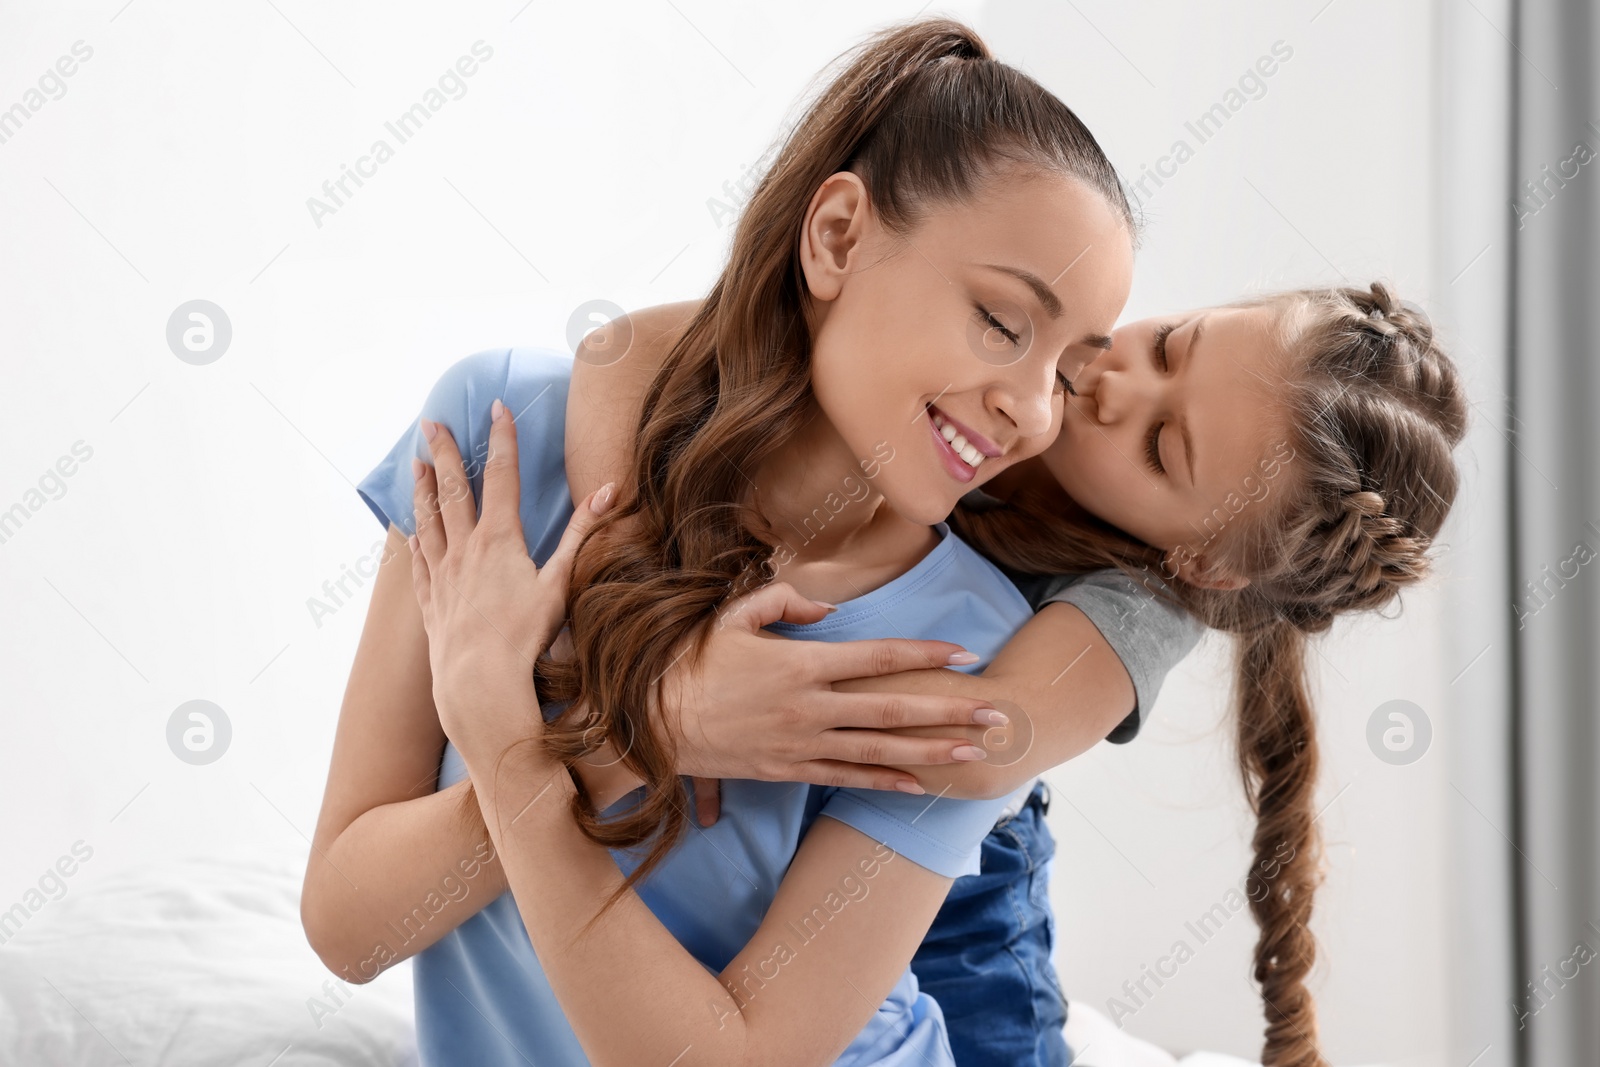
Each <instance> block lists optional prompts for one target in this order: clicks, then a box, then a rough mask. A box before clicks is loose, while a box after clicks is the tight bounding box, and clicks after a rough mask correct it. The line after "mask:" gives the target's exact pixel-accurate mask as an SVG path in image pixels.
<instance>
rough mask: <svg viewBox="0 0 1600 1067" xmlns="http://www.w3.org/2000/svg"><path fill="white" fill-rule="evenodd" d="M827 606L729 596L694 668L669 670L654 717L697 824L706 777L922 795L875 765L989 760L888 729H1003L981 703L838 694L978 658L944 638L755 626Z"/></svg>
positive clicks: (909, 780)
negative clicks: (879, 679) (843, 636)
mask: <svg viewBox="0 0 1600 1067" xmlns="http://www.w3.org/2000/svg"><path fill="white" fill-rule="evenodd" d="M828 610H829V609H828V608H827V607H826V606H825V605H821V604H818V603H817V602H816V601H814V600H808V599H806V598H805V597H803V596H801V595H800V594H799V593H797V592H796V591H795V589H794V587H793V586H791V585H790V584H789V583H787V582H772V583H770V584H768V585H765V586H763V587H761V588H760V589H758V590H756V591H754V592H752V593H747V594H745V595H744V596H741V597H738V598H737V599H735V600H732V601H730V602H729V603H728V604H727V605H725V606H724V608H723V609H722V610H721V612H720V614H719V618H718V620H717V622H716V623H714V624H713V627H714V630H713V633H712V634H711V636H710V637H709V638H708V639H707V643H706V648H705V654H704V656H703V657H702V658H701V660H700V662H699V663H698V664H696V665H694V666H693V667H692V668H691V666H690V665H689V660H688V658H687V657H686V658H683V659H680V660H679V661H678V665H677V666H675V667H674V668H673V669H672V670H670V671H669V672H668V673H667V676H666V678H665V679H664V682H665V694H666V707H665V709H664V710H663V711H660V712H659V713H660V714H662V717H663V719H664V721H665V723H666V724H667V725H668V726H669V727H670V728H671V729H673V730H675V731H676V732H677V736H678V741H679V744H678V752H679V760H678V762H679V766H678V770H679V771H680V772H681V773H683V774H689V775H694V776H696V780H695V799H696V812H697V815H698V818H699V821H700V823H701V825H710V823H711V822H714V821H715V820H716V810H715V809H716V802H715V793H714V790H713V789H712V788H711V787H712V786H713V783H711V782H709V781H706V779H712V778H757V779H762V780H764V781H795V782H814V783H817V784H819V785H835V786H850V787H856V788H864V789H894V788H897V783H902V782H903V783H906V785H907V786H909V788H907V789H905V791H906V792H911V793H921V792H924V790H923V788H922V787H921V786H920V785H918V784H917V780H916V778H914V777H913V776H911V775H910V774H907V773H906V772H905V771H902V770H897V769H895V768H894V767H889V766H883V764H936V763H937V764H943V763H953V762H958V761H960V760H962V759H982V758H983V757H984V756H985V755H986V754H987V753H985V751H984V750H983V749H982V748H979V747H977V746H975V745H973V744H971V743H970V742H969V741H967V740H965V739H963V738H960V737H911V736H902V735H900V734H895V733H890V732H888V731H890V730H891V729H893V728H896V727H904V726H945V725H952V724H954V725H958V726H974V725H976V726H979V727H983V728H987V727H991V726H997V725H1003V724H1004V722H1005V716H1004V715H1002V714H1001V713H1000V712H998V711H996V710H994V709H993V708H992V707H991V706H990V705H989V704H988V703H987V702H986V701H984V700H981V699H978V698H976V697H970V696H961V695H958V694H955V693H952V694H950V695H948V696H946V695H927V694H913V693H851V692H840V691H836V690H835V689H834V688H833V684H834V683H835V682H838V681H842V680H844V679H848V678H858V677H863V676H872V675H881V674H895V673H898V672H900V671H911V670H922V669H926V668H930V667H945V666H948V665H950V664H951V663H952V662H954V663H970V662H973V660H975V659H976V657H975V656H973V655H972V653H970V652H966V651H965V650H964V649H962V648H961V646H960V645H956V644H952V643H950V642H948V641H912V640H907V639H902V638H885V639H879V640H872V641H838V642H828V641H796V640H790V639H788V638H784V637H779V636H777V635H776V634H772V633H767V632H764V631H763V630H762V627H764V626H767V625H768V624H770V623H773V622H777V621H779V620H783V621H785V622H792V623H810V622H816V621H818V620H819V619H822V618H825V617H826V616H827V614H828Z"/></svg>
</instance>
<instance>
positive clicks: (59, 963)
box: [0, 856, 417, 1067]
mask: <svg viewBox="0 0 1600 1067" xmlns="http://www.w3.org/2000/svg"><path fill="white" fill-rule="evenodd" d="M304 869H305V865H304V860H303V858H300V859H296V858H294V857H293V856H283V857H277V858H273V859H270V860H257V861H251V862H243V863H241V862H224V861H214V860H202V861H195V862H189V863H183V864H176V865H174V864H163V865H161V866H160V867H159V868H157V869H148V868H147V869H136V870H130V871H127V872H119V873H116V874H112V875H108V876H107V877H105V878H104V879H102V880H101V881H98V882H94V883H91V884H88V885H83V886H76V885H75V886H74V887H73V888H72V890H71V891H70V892H68V893H67V894H66V895H65V896H64V897H62V898H61V899H60V900H57V901H51V902H50V903H49V904H48V905H47V906H46V907H44V908H42V909H40V910H39V912H38V914H36V915H35V916H34V917H33V918H32V919H31V920H30V921H29V922H28V924H27V925H26V926H25V927H23V928H22V929H21V930H20V931H19V932H18V933H17V934H16V935H15V936H14V937H13V938H12V939H11V940H10V941H8V942H6V943H5V944H4V945H0V1063H5V1064H19V1065H20V1064H28V1065H33V1064H40V1065H44V1064H75V1065H76V1064H82V1065H85V1067H99V1065H101V1064H105V1065H107V1067H111V1065H115V1067H126V1065H127V1064H130V1063H131V1064H137V1065H139V1067H190V1065H194V1067H200V1065H205V1067H214V1065H217V1064H230V1065H231V1064H250V1065H255V1067H268V1065H270V1067H311V1065H332V1064H338V1065H339V1067H369V1065H370V1067H378V1065H382V1067H397V1065H413V1064H415V1063H416V1062H417V1059H416V1043H415V1036H414V1031H413V1027H412V1001H411V965H410V963H401V964H398V965H397V966H395V967H394V968H393V969H391V970H389V971H387V972H385V973H384V974H382V975H380V976H379V977H378V979H377V980H376V981H374V982H371V983H368V984H367V985H363V986H355V985H343V986H341V984H340V983H338V982H337V981H336V980H335V979H334V976H333V975H332V974H331V973H330V972H329V971H328V970H327V968H326V967H324V966H323V965H322V962H321V961H320V960H318V959H317V957H316V954H315V953H313V952H312V951H311V949H310V947H309V946H308V945H307V944H306V940H305V934H304V932H303V931H302V929H301V926H300V883H301V878H302V875H303V873H304Z"/></svg>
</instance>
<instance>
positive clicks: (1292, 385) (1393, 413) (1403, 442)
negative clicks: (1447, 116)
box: [950, 283, 1467, 1067]
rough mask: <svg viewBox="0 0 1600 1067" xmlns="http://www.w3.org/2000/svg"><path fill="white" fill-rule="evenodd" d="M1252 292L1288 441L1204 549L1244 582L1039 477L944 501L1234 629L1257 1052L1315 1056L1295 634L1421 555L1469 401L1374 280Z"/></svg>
mask: <svg viewBox="0 0 1600 1067" xmlns="http://www.w3.org/2000/svg"><path fill="white" fill-rule="evenodd" d="M1249 305H1256V306H1264V307H1269V308H1272V309H1273V310H1274V311H1276V312H1277V314H1276V315H1275V323H1276V334H1277V336H1276V338H1275V340H1276V343H1277V345H1278V346H1279V347H1281V349H1282V351H1283V352H1284V353H1285V354H1286V355H1287V356H1288V357H1289V359H1288V360H1287V361H1286V363H1287V365H1288V366H1289V367H1290V370H1289V377H1288V380H1287V381H1284V382H1276V383H1273V384H1274V386H1275V387H1276V388H1277V389H1278V390H1280V391H1281V392H1282V395H1283V397H1284V411H1285V413H1286V416H1287V418H1286V419H1285V434H1286V441H1285V442H1284V443H1285V444H1287V445H1288V446H1289V448H1290V450H1291V451H1290V452H1289V455H1288V459H1287V466H1288V468H1289V470H1290V473H1289V474H1288V475H1287V476H1286V478H1287V480H1285V481H1282V482H1275V484H1281V485H1282V486H1283V487H1284V488H1283V489H1282V491H1281V492H1280V493H1279V494H1278V495H1277V497H1276V500H1275V501H1274V502H1273V503H1272V504H1271V505H1270V506H1266V507H1262V508H1259V509H1257V510H1256V511H1255V512H1254V513H1253V514H1252V513H1251V512H1250V511H1249V510H1248V509H1244V508H1240V509H1239V511H1238V517H1237V518H1234V517H1233V516H1232V515H1231V514H1230V512H1232V511H1233V510H1234V509H1232V508H1229V509H1226V510H1224V509H1222V508H1219V509H1218V510H1219V516H1220V519H1221V521H1222V522H1223V523H1228V522H1229V521H1230V520H1231V525H1223V526H1222V528H1221V530H1220V532H1219V533H1218V534H1217V535H1216V538H1215V543H1214V544H1208V545H1207V546H1206V548H1207V552H1208V554H1211V555H1215V556H1216V557H1217V558H1218V559H1219V561H1220V562H1221V563H1222V564H1223V565H1224V566H1225V567H1226V568H1227V569H1228V570H1230V571H1232V572H1233V573H1235V574H1239V575H1243V576H1245V577H1248V578H1250V583H1249V584H1248V585H1246V586H1245V587H1243V588H1242V589H1237V590H1225V589H1203V588H1200V587H1198V586H1195V585H1190V584H1186V583H1183V582H1175V583H1174V582H1169V581H1168V579H1170V578H1171V577H1172V575H1173V572H1172V570H1171V569H1170V567H1169V565H1168V563H1167V562H1166V561H1165V560H1164V556H1165V553H1163V552H1162V551H1161V550H1159V549H1157V548H1153V547H1151V546H1149V545H1146V544H1144V543H1143V542H1141V541H1138V540H1136V539H1134V538H1133V537H1131V536H1130V535H1128V534H1126V533H1123V532H1122V531H1120V530H1117V529H1116V528H1114V527H1112V526H1110V525H1109V524H1107V523H1105V522H1103V521H1101V520H1099V519H1097V518H1095V517H1093V516H1090V515H1086V514H1084V513H1082V510H1081V509H1078V508H1076V506H1075V505H1073V504H1072V502H1071V501H1070V500H1068V499H1066V498H1065V494H1064V493H1063V492H1061V491H1060V490H1059V489H1058V488H1057V487H1054V486H1050V487H1047V488H1044V489H1035V490H1030V491H1029V492H1027V493H1021V494H1018V495H1016V496H1014V497H1012V498H1011V500H1010V501H1008V502H1005V503H1002V504H1001V505H1000V506H997V507H993V508H987V509H985V510H982V511H978V510H967V509H965V508H958V509H957V511H956V513H955V514H954V515H952V516H951V519H950V524H951V527H952V528H953V529H954V530H956V532H958V533H959V534H960V535H961V537H962V538H963V539H964V540H966V541H967V542H969V543H970V544H972V545H973V546H974V547H976V548H977V549H979V550H980V551H982V552H983V553H984V554H985V555H987V556H989V557H990V558H992V559H994V560H996V561H997V562H1000V563H1002V564H1005V565H1007V566H1010V567H1012V568H1013V569H1015V570H1019V571H1022V572H1026V573H1036V574H1054V573H1073V572H1079V571H1087V570H1094V569H1097V568H1101V567H1116V568H1119V569H1120V570H1122V571H1123V572H1124V573H1127V574H1129V575H1130V576H1132V577H1134V578H1135V579H1137V580H1138V581H1140V583H1141V584H1142V585H1143V586H1144V587H1145V588H1146V589H1147V590H1149V591H1150V593H1151V594H1152V595H1154V596H1160V597H1163V598H1164V599H1168V600H1175V601H1177V602H1178V603H1179V604H1180V605H1181V606H1182V607H1184V608H1185V609H1187V610H1188V611H1190V612H1192V613H1193V614H1194V615H1195V616H1196V617H1197V618H1198V619H1199V620H1200V621H1202V622H1204V623H1205V624H1206V625H1207V626H1210V627H1213V628H1215V629H1219V630H1224V631H1227V632H1229V633H1231V634H1234V635H1235V664H1234V701H1235V706H1236V724H1237V730H1238V733H1237V748H1238V760H1239V773H1240V776H1241V778H1242V779H1243V782H1244V788H1245V795H1246V797H1247V798H1248V800H1249V802H1250V806H1251V808H1252V810H1253V811H1254V812H1255V815H1256V830H1255V834H1254V836H1253V839H1252V849H1253V851H1254V856H1253V857H1252V863H1251V867H1250V874H1249V876H1248V880H1247V890H1246V891H1247V895H1248V896H1249V898H1250V909H1251V911H1252V913H1253V914H1254V915H1255V918H1256V922H1257V925H1258V926H1259V927H1260V935H1259V937H1258V939H1257V941H1256V947H1255V979H1256V981H1257V982H1258V983H1259V984H1260V987H1261V996H1262V1000H1263V1002H1264V1010H1265V1013H1266V1019H1267V1027H1266V1042H1265V1046H1264V1049H1263V1052H1262V1057H1261V1062H1262V1063H1263V1064H1268V1065H1270V1067H1323V1063H1324V1061H1323V1059H1322V1057H1321V1054H1320V1053H1319V1052H1318V1049H1317V1042H1316V1035H1317V1024H1316V1008H1315V1005H1314V1003H1313V1002H1312V999H1311V996H1310V994H1309V992H1308V991H1307V990H1306V987H1305V976H1306V974H1307V973H1308V972H1309V971H1310V969H1311V966H1312V964H1313V963H1314V962H1315V959H1316V943H1315V941H1314V939H1313V938H1312V936H1311V931H1310V929H1309V927H1308V926H1307V923H1308V922H1309V920H1310V918H1311V902H1312V896H1313V894H1314V891H1315V889H1316V887H1317V885H1318V884H1319V883H1320V882H1321V880H1322V876H1323V867H1322V862H1323V855H1322V842H1321V837H1320V834H1319V832H1318V829H1317V826H1316V811H1315V808H1314V806H1313V797H1314V794H1315V791H1316V785H1317V772H1318V760H1319V756H1318V751H1317V731H1316V719H1315V713H1314V709H1313V707H1312V703H1311V698H1310V692H1309V687H1308V685H1307V681H1306V672H1305V660H1306V653H1307V638H1309V637H1311V636H1313V635H1316V634H1321V633H1324V632H1326V631H1327V630H1328V629H1329V628H1330V627H1331V626H1332V624H1333V620H1334V619H1335V618H1336V617H1337V616H1339V615H1342V614H1345V613H1347V612H1355V611H1365V610H1370V609H1376V608H1380V607H1383V606H1385V605H1387V604H1388V603H1390V602H1391V601H1393V600H1394V599H1395V598H1396V597H1397V596H1398V594H1399V591H1400V590H1401V589H1402V588H1403V587H1405V586H1408V585H1411V584H1413V583H1415V582H1417V581H1419V580H1420V579H1422V578H1423V577H1424V576H1425V575H1426V574H1427V573H1428V569H1429V562H1430V560H1429V557H1428V556H1427V554H1426V553H1427V551H1428V549H1429V547H1430V546H1431V545H1432V543H1433V539H1434V537H1435V536H1436V535H1437V534H1438V532H1439V529H1440V527H1441V526H1442V525H1443V523H1444V520H1445V516H1446V515H1447V513H1448V512H1449V510H1450V506H1451V504H1452V502H1453V501H1454V499H1455V495H1456V489H1457V483H1458V478H1459V474H1458V471H1457V468H1456V464H1455V461H1454V459H1453V457H1452V452H1453V450H1454V448H1455V446H1456V445H1457V444H1458V443H1459V442H1460V441H1461V439H1462V437H1463V435H1464V434H1465V432H1466V424H1467V401H1466V397H1465V392H1464V389H1463V387H1462V382H1461V378H1460V375H1459V373H1458V372H1457V370H1456V368H1455V365H1454V364H1453V363H1452V362H1451V361H1450V359H1449V357H1448V356H1447V355H1446V354H1445V352H1444V351H1443V349H1442V348H1441V347H1440V346H1439V344H1438V343H1437V342H1436V341H1435V339H1434V335H1433V329H1432V327H1431V325H1430V324H1429V322H1428V320H1427V318H1426V317H1425V316H1424V315H1423V314H1422V313H1421V312H1420V311H1419V310H1417V309H1415V308H1412V307H1409V306H1407V305H1404V304H1402V303H1401V302H1400V301H1398V300H1397V299H1396V298H1395V296H1394V294H1393V293H1392V292H1391V291H1390V289H1389V288H1388V287H1387V286H1385V285H1383V284H1381V283H1375V284H1373V285H1372V286H1370V287H1369V288H1367V289H1358V288H1345V287H1341V288H1333V289H1312V290H1297V291H1293V292H1287V293H1278V294H1272V295H1269V296H1266V297H1261V298H1256V299H1254V300H1247V301H1242V302H1241V304H1240V305H1236V306H1249ZM1279 454H1280V455H1281V454H1282V452H1281V450H1280V452H1279ZM1220 503H1221V502H1219V504H1220ZM1285 847H1287V850H1288V851H1287V856H1285V855H1284V853H1283V850H1284V849H1285Z"/></svg>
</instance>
